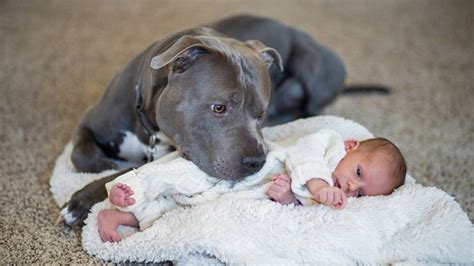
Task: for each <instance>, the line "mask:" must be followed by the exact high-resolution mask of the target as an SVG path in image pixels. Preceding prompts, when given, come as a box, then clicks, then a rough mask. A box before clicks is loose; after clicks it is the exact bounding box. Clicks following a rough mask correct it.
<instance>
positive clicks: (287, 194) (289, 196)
mask: <svg viewBox="0 0 474 266" xmlns="http://www.w3.org/2000/svg"><path fill="white" fill-rule="evenodd" d="M267 194H268V196H270V198H272V199H274V200H275V201H277V202H279V203H281V204H291V203H293V204H299V201H298V200H297V199H296V198H295V196H294V195H293V192H291V178H290V177H289V176H288V175H285V174H276V175H274V176H273V177H272V185H271V186H270V188H269V189H268V191H267Z"/></svg>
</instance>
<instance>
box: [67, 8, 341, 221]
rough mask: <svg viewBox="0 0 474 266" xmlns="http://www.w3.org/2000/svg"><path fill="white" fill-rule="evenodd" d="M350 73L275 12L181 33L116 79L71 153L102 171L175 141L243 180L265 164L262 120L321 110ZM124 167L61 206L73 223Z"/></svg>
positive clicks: (150, 155)
mask: <svg viewBox="0 0 474 266" xmlns="http://www.w3.org/2000/svg"><path fill="white" fill-rule="evenodd" d="M266 45H268V46H266ZM272 63H276V64H272ZM283 66H284V67H285V71H284V72H281V71H282V70H283ZM344 80H345V69H344V66H343V64H342V62H341V60H340V59H339V58H338V57H337V56H336V55H335V54H334V53H333V52H331V51H330V50H328V49H327V48H325V47H323V46H321V45H320V44H317V43H316V42H315V41H314V40H313V39H312V38H311V37H310V36H308V35H307V34H305V33H303V32H301V31H298V30H296V29H294V28H291V27H288V26H285V25H283V24H281V23H279V22H276V21H274V20H271V19H266V18H258V17H252V16H237V17H231V18H228V19H225V20H222V21H219V22H217V23H215V24H213V25H210V26H208V27H199V28H193V29H189V30H185V31H181V32H178V33H175V34H172V35H169V36H167V37H165V38H163V39H162V40H161V41H159V42H156V43H154V44H152V45H151V46H149V47H148V48H147V49H146V50H144V51H143V52H142V53H140V54H139V55H138V56H137V57H136V58H135V59H133V60H132V61H131V62H130V63H129V64H128V65H127V66H126V67H125V69H124V70H123V71H122V72H120V73H119V74H118V75H117V76H116V77H115V78H114V79H113V80H112V82H111V83H110V85H109V87H108V89H107V91H106V92H105V94H104V96H103V97H102V99H101V100H100V102H99V103H98V104H97V105H95V106H94V107H92V108H91V109H90V110H89V111H88V113H87V114H86V115H85V116H84V117H83V119H82V121H81V122H80V125H79V127H78V129H77V132H76V134H75V136H74V138H73V143H74V149H73V152H72V156H71V160H72V162H73V164H74V165H75V167H76V169H77V170H78V171H83V172H100V171H103V170H106V169H119V168H120V161H122V162H123V161H125V162H128V163H130V164H131V165H130V166H134V167H135V166H139V165H141V164H144V163H145V162H146V161H147V160H152V159H156V158H158V157H160V156H162V155H164V154H166V153H168V152H170V151H171V150H174V149H176V150H177V151H178V152H179V154H180V155H181V156H182V157H184V158H186V159H188V160H191V161H193V162H194V163H195V164H196V165H197V166H198V167H199V168H201V169H202V170H203V171H205V172H206V173H208V174H209V175H212V176H215V177H218V178H222V179H230V180H239V179H241V178H243V177H245V176H247V175H250V174H252V173H255V172H256V171H258V170H259V169H260V168H261V167H262V166H263V164H264V162H265V155H266V147H265V146H264V145H263V142H262V133H261V131H260V128H261V126H262V124H263V122H265V123H266V124H267V125H271V124H278V123H283V122H287V121H291V120H294V119H296V118H300V117H306V116H311V115H315V114H317V113H318V112H319V111H320V110H321V108H322V107H323V106H324V105H325V104H327V103H329V102H330V101H331V100H332V99H334V98H335V97H336V95H337V94H338V93H339V92H341V91H342V90H343V89H344ZM265 119H266V120H265ZM125 171H127V170H123V171H121V172H119V173H117V174H115V175H112V176H107V177H104V178H102V179H100V180H97V181H94V182H92V183H90V184H89V185H87V186H85V187H84V188H83V189H81V190H79V191H78V192H76V193H75V194H74V195H73V196H72V198H71V200H70V201H69V202H68V203H67V204H66V206H65V207H64V208H63V210H62V211H61V214H62V216H63V218H64V221H65V223H66V224H68V225H76V224H79V223H80V222H82V221H83V220H84V219H85V217H86V216H87V214H88V212H89V209H90V207H92V205H93V204H95V203H96V202H99V201H102V200H103V199H105V198H106V191H105V188H104V184H105V183H106V182H109V181H110V180H112V179H114V178H115V177H116V176H118V175H120V174H122V173H123V172H125Z"/></svg>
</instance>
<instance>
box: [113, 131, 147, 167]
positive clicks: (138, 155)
mask: <svg viewBox="0 0 474 266" xmlns="http://www.w3.org/2000/svg"><path fill="white" fill-rule="evenodd" d="M124 134H125V137H124V138H123V142H122V143H121V144H120V147H119V157H120V158H123V159H126V160H129V161H132V162H140V161H142V160H143V157H144V156H145V151H146V145H145V144H143V143H142V142H141V141H140V140H139V139H138V137H137V136H136V135H135V134H133V133H132V132H130V131H125V132H124Z"/></svg>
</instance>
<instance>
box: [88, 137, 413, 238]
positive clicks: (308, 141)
mask: <svg viewBox="0 0 474 266" xmlns="http://www.w3.org/2000/svg"><path fill="white" fill-rule="evenodd" d="M268 147H269V148H270V152H269V153H268V155H267V160H266V163H265V165H264V166H263V167H262V169H261V170H260V171H259V172H257V173H255V174H253V175H251V176H248V177H246V178H245V179H243V180H242V181H240V182H238V183H235V182H232V181H225V180H219V179H216V178H213V177H210V176H208V175H207V174H206V173H204V172H202V171H200V170H199V169H198V168H197V166H195V165H194V164H193V163H192V162H190V161H187V160H185V159H183V158H180V157H179V156H178V155H177V153H174V154H171V155H169V156H167V157H165V158H163V159H161V160H158V161H155V162H151V163H149V164H147V165H145V166H143V167H141V168H139V169H137V170H134V171H130V172H128V173H127V174H124V175H122V176H120V177H118V178H117V179H116V180H114V181H112V182H110V183H108V184H107V185H106V187H107V190H108V191H109V201H110V203H112V204H113V205H115V206H116V207H118V208H119V209H104V210H101V211H100V212H99V214H98V218H97V220H98V226H99V233H100V236H101V238H102V240H103V241H113V242H115V241H120V240H121V237H120V235H119V234H118V232H117V228H118V226H119V225H127V226H133V227H139V228H140V229H141V230H143V229H145V228H147V227H148V226H150V225H151V224H152V223H153V222H154V221H155V220H156V219H158V218H159V217H160V216H161V215H162V214H163V213H164V212H165V211H167V210H169V209H171V208H174V207H176V206H178V204H184V205H186V204H196V203H201V202H206V201H210V200H215V199H217V198H219V197H233V198H235V197H239V198H254V199H265V198H268V197H270V198H272V199H274V200H275V201H277V202H280V203H282V204H302V205H312V204H317V203H322V204H325V205H329V206H333V207H335V208H337V209H343V208H344V207H345V206H346V203H347V197H360V196H375V195H388V194H390V193H392V192H393V191H394V190H395V189H396V188H398V187H399V186H401V185H402V184H403V183H404V180H405V174H406V165H405V160H404V159H403V156H402V154H401V153H400V151H399V150H398V148H397V147H396V146H395V145H394V144H393V143H391V142H390V141H388V140H386V139H383V138H375V139H370V140H365V141H362V142H359V141H357V140H345V141H344V140H343V139H342V136H341V135H340V134H339V133H337V132H335V131H332V130H321V131H319V132H317V133H314V134H310V135H307V136H303V137H293V138H290V139H286V140H283V141H280V142H275V143H268ZM290 177H291V178H290Z"/></svg>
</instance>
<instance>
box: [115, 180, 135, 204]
mask: <svg viewBox="0 0 474 266" xmlns="http://www.w3.org/2000/svg"><path fill="white" fill-rule="evenodd" d="M132 195H133V190H132V189H131V188H130V187H129V186H127V185H125V184H122V183H118V184H115V185H114V186H113V187H112V189H110V193H109V201H110V203H112V204H114V205H116V206H119V207H127V206H130V205H133V204H135V199H133V198H130V197H131V196H132Z"/></svg>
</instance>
